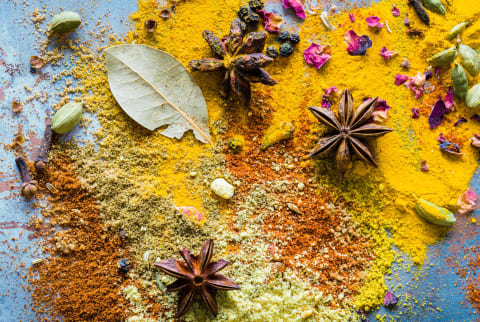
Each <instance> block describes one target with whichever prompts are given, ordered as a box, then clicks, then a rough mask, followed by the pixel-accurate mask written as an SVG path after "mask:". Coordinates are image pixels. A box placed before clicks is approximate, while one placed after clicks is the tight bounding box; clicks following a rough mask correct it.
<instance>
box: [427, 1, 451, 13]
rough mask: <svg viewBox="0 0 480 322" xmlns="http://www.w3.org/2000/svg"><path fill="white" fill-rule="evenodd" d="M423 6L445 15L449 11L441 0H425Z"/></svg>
mask: <svg viewBox="0 0 480 322" xmlns="http://www.w3.org/2000/svg"><path fill="white" fill-rule="evenodd" d="M423 6H424V7H425V8H427V9H428V10H430V11H433V12H436V13H439V14H441V15H444V16H445V14H446V13H447V10H445V7H444V6H443V3H442V2H441V1H440V0H423Z"/></svg>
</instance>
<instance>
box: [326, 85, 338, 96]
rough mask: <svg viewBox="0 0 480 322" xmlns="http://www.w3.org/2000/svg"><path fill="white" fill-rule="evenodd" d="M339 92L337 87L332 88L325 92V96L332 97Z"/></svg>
mask: <svg viewBox="0 0 480 322" xmlns="http://www.w3.org/2000/svg"><path fill="white" fill-rule="evenodd" d="M336 92H338V88H337V86H330V87H329V88H327V89H326V90H325V95H327V96H330V95H331V94H332V93H336Z"/></svg>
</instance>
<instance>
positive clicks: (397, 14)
mask: <svg viewBox="0 0 480 322" xmlns="http://www.w3.org/2000/svg"><path fill="white" fill-rule="evenodd" d="M392 15H393V16H394V17H398V16H400V9H398V8H397V7H396V6H395V5H393V8H392Z"/></svg>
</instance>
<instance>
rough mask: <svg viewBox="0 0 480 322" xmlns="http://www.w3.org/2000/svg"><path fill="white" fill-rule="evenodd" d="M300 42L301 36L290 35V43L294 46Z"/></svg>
mask: <svg viewBox="0 0 480 322" xmlns="http://www.w3.org/2000/svg"><path fill="white" fill-rule="evenodd" d="M299 42H300V36H299V35H298V34H297V33H295V34H291V35H290V43H291V44H293V45H296V44H298V43H299Z"/></svg>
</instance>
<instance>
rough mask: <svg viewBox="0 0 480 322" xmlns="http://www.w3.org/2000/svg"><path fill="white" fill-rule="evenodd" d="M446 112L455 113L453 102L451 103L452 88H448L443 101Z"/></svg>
mask: <svg viewBox="0 0 480 322" xmlns="http://www.w3.org/2000/svg"><path fill="white" fill-rule="evenodd" d="M444 102H445V107H446V108H447V112H453V111H455V102H454V101H453V86H450V87H449V88H448V91H447V95H446V96H445V99H444Z"/></svg>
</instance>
